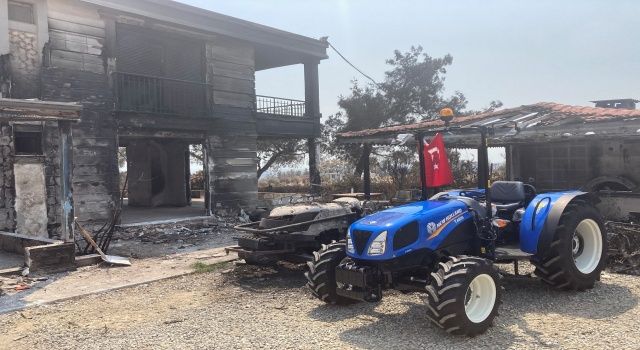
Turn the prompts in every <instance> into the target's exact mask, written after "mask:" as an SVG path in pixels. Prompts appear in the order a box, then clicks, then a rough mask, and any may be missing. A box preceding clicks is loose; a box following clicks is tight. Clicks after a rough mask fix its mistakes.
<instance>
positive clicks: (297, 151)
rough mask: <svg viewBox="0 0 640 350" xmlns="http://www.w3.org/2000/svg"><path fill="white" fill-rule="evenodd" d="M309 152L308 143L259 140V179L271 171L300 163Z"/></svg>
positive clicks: (295, 140)
mask: <svg viewBox="0 0 640 350" xmlns="http://www.w3.org/2000/svg"><path fill="white" fill-rule="evenodd" d="M306 152H307V149H306V142H305V141H304V140H298V139H291V140H289V139H259V140H258V169H257V174H258V179H260V177H261V176H262V175H263V174H264V173H265V172H266V171H267V170H269V169H274V168H279V167H284V166H287V165H293V164H295V163H297V162H300V161H301V160H302V159H303V158H304V156H305V154H306Z"/></svg>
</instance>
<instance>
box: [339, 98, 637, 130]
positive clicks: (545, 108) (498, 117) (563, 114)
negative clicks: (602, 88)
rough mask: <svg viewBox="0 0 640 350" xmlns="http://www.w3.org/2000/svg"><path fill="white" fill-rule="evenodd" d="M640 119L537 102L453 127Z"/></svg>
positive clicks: (419, 126) (461, 120) (631, 113)
mask: <svg viewBox="0 0 640 350" xmlns="http://www.w3.org/2000/svg"><path fill="white" fill-rule="evenodd" d="M637 118H640V110H631V109H613V108H598V107H582V106H570V105H564V104H559V103H553V102H540V103H536V104H531V105H523V106H520V107H515V108H506V109H500V110H497V111H493V112H487V113H480V114H475V115H469V116H463V117H457V118H455V119H454V120H453V121H452V122H451V125H452V126H479V125H486V126H492V127H494V128H513V127H514V124H516V123H518V125H519V126H520V127H521V128H528V127H533V126H556V125H557V126H562V125H567V124H573V123H593V122H602V121H612V120H627V119H637ZM442 126H444V123H443V122H442V121H441V120H429V121H423V122H419V123H415V124H405V125H395V126H388V127H383V128H377V129H366V130H360V131H350V132H344V133H341V134H338V137H340V138H343V139H349V138H357V137H368V136H377V135H387V134H401V133H411V132H416V131H423V130H429V129H432V128H436V127H442Z"/></svg>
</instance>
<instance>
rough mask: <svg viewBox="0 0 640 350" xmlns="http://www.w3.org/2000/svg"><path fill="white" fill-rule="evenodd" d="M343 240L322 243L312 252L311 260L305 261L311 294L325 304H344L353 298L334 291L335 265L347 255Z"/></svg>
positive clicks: (350, 301)
mask: <svg viewBox="0 0 640 350" xmlns="http://www.w3.org/2000/svg"><path fill="white" fill-rule="evenodd" d="M346 249H347V244H346V242H345V241H340V242H333V243H331V244H327V245H325V244H323V245H322V248H321V249H320V250H319V251H317V252H313V260H312V261H309V262H307V266H308V268H309V270H308V271H307V272H305V273H304V275H305V277H307V280H308V283H307V287H309V290H311V294H313V296H315V297H316V298H318V299H320V300H322V301H324V302H325V303H327V304H340V305H346V304H351V303H354V302H355V300H352V299H349V298H345V297H342V296H339V295H338V294H337V293H336V288H337V286H336V266H338V264H340V262H341V261H342V259H344V258H346V257H347V252H346Z"/></svg>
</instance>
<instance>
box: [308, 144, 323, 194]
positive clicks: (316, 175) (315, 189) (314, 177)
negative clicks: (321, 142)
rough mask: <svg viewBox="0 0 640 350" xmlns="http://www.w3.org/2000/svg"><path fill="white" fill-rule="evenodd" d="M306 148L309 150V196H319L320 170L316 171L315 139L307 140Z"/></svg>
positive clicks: (316, 147)
mask: <svg viewBox="0 0 640 350" xmlns="http://www.w3.org/2000/svg"><path fill="white" fill-rule="evenodd" d="M307 147H308V149H309V184H310V186H311V194H313V195H319V194H320V189H321V185H322V179H321V178H320V170H318V159H317V158H318V144H317V143H316V139H314V138H310V139H307Z"/></svg>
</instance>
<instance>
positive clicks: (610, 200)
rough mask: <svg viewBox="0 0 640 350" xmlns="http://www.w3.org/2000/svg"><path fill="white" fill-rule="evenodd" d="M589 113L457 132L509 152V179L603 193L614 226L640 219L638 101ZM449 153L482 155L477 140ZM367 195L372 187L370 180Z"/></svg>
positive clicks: (468, 123) (455, 144)
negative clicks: (485, 134)
mask: <svg viewBox="0 0 640 350" xmlns="http://www.w3.org/2000/svg"><path fill="white" fill-rule="evenodd" d="M594 102H595V103H596V104H597V105H599V106H606V107H607V108H605V107H582V106H570V105H563V104H558V103H550V102H542V103H536V104H531V105H523V106H520V107H515V108H507V109H501V110H497V111H491V112H486V113H481V114H475V115H469V116H461V117H457V118H455V119H454V120H453V121H452V122H451V125H452V126H458V127H474V126H485V127H487V128H488V130H489V133H490V135H489V138H488V142H489V147H504V149H505V154H506V179H505V180H522V181H525V182H530V183H532V184H535V186H536V188H539V189H540V190H543V191H555V190H564V189H569V188H580V189H583V190H585V191H589V192H596V193H597V194H598V195H599V197H600V199H601V203H600V204H599V209H600V210H601V212H602V213H603V215H604V216H605V217H606V218H607V219H609V220H615V221H629V220H638V219H640V110H636V109H629V108H632V107H635V103H636V102H637V100H633V99H622V100H603V101H594ZM442 125H444V123H443V122H442V121H440V120H429V121H423V122H420V123H415V124H408V125H396V126H389V127H384V128H378V129H368V130H361V131H353V132H346V133H342V134H340V135H339V137H338V139H339V141H340V142H343V143H355V144H363V145H365V146H366V149H371V147H372V146H373V145H389V144H391V143H392V142H394V140H395V139H396V138H397V136H398V135H400V134H406V133H415V132H418V131H428V130H431V129H434V128H438V127H441V126H442ZM443 136H444V139H445V142H446V144H447V147H450V148H475V147H476V146H475V145H474V144H473V143H472V142H473V140H468V139H465V138H463V137H457V136H455V135H451V134H444V135H443ZM364 179H365V189H369V190H370V188H371V184H370V183H367V181H366V180H367V179H370V176H368V174H365V176H364Z"/></svg>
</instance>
